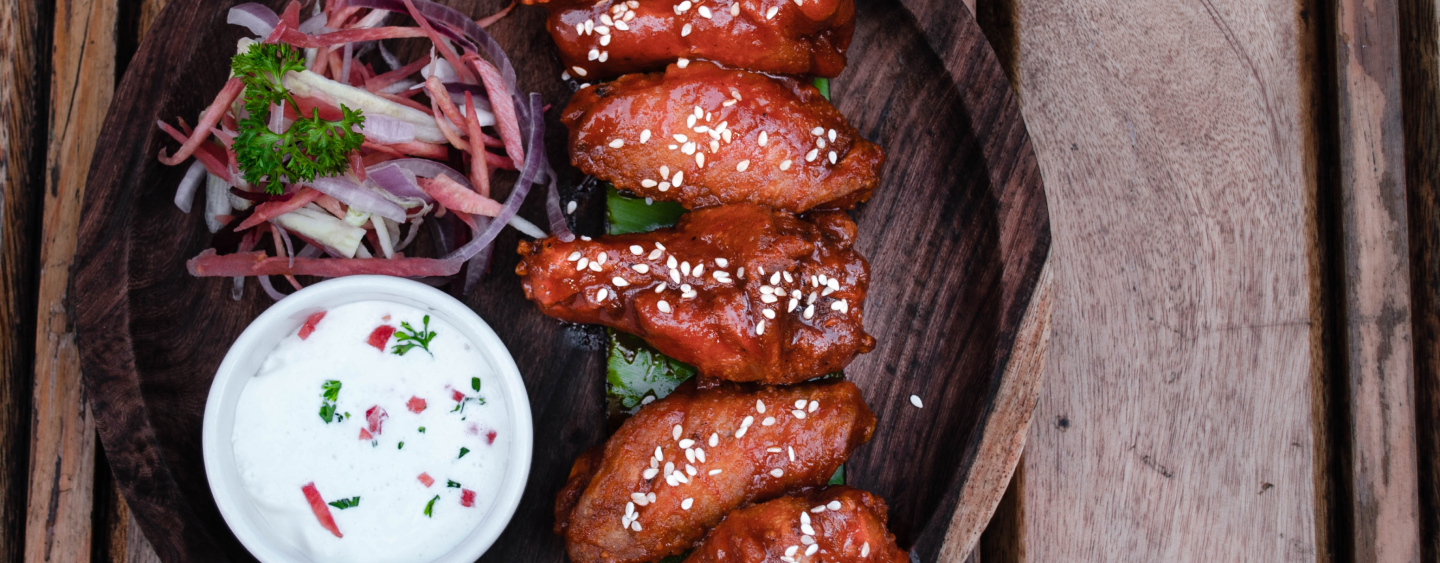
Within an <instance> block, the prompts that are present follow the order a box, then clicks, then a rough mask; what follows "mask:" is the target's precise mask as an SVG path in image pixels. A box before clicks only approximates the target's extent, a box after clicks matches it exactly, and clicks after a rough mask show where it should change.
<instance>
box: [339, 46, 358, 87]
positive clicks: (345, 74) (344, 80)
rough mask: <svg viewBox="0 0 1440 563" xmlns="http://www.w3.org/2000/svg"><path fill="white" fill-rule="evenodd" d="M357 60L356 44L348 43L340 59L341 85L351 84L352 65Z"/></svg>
mask: <svg viewBox="0 0 1440 563" xmlns="http://www.w3.org/2000/svg"><path fill="white" fill-rule="evenodd" d="M354 60H355V44H354V43H346V44H345V49H344V50H343V51H342V55H341V59H340V80H339V82H340V83H341V84H350V63H351V62H352V61H354Z"/></svg>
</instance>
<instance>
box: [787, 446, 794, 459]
mask: <svg viewBox="0 0 1440 563" xmlns="http://www.w3.org/2000/svg"><path fill="white" fill-rule="evenodd" d="M786 447H787V448H789V449H790V461H795V447H794V446H786Z"/></svg>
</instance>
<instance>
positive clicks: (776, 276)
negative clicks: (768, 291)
mask: <svg viewBox="0 0 1440 563" xmlns="http://www.w3.org/2000/svg"><path fill="white" fill-rule="evenodd" d="M779 283H780V272H775V273H773V274H770V285H776V284H779Z"/></svg>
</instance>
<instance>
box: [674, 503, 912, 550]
mask: <svg viewBox="0 0 1440 563" xmlns="http://www.w3.org/2000/svg"><path fill="white" fill-rule="evenodd" d="M885 511H886V509H885V502H884V501H882V500H880V498H879V497H876V496H875V495H872V494H870V493H868V492H865V491H862V490H859V489H852V488H850V487H831V488H828V489H824V490H819V489H816V490H813V491H810V492H809V493H806V494H801V495H796V496H788V497H782V498H778V499H775V500H772V501H770V502H767V503H764V504H758V505H755V506H751V507H749V508H742V509H740V510H736V511H734V512H731V513H730V515H729V516H726V517H725V521H723V522H721V523H720V525H719V526H716V527H715V529H714V530H711V531H710V535H708V536H706V537H705V541H704V543H702V544H700V547H699V548H697V549H696V550H695V552H694V553H692V554H691V555H690V557H688V558H686V559H685V563H797V562H799V561H805V562H806V563H811V562H813V563H851V562H854V563H859V562H861V561H864V562H866V563H909V561H910V556H909V554H907V553H905V551H904V550H902V549H900V548H899V546H896V545H895V536H894V535H893V534H891V533H890V531H889V530H887V529H886V528H885V520H886V515H885Z"/></svg>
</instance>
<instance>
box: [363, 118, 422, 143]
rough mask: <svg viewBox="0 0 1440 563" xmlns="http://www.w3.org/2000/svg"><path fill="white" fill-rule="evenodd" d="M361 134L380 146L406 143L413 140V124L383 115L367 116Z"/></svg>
mask: <svg viewBox="0 0 1440 563" xmlns="http://www.w3.org/2000/svg"><path fill="white" fill-rule="evenodd" d="M361 133H364V134H365V137H366V138H368V139H370V140H371V141H374V142H377V143H380V144H382V145H394V144H398V143H408V142H410V141H414V140H415V124H414V123H410V122H408V121H401V120H399V119H395V118H393V117H389V116H385V115H379V114H377V115H368V116H365V126H364V128H363V129H362V130H361Z"/></svg>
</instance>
